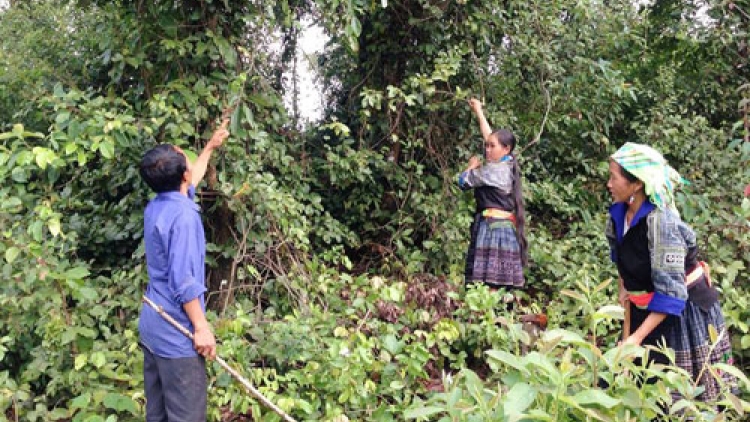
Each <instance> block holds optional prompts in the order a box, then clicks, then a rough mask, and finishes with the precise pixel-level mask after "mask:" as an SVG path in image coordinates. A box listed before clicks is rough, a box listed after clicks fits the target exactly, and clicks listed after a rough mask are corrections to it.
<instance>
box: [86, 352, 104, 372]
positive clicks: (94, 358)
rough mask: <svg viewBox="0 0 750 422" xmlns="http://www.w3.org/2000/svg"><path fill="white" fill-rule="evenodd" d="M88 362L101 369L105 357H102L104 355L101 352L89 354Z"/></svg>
mask: <svg viewBox="0 0 750 422" xmlns="http://www.w3.org/2000/svg"><path fill="white" fill-rule="evenodd" d="M89 361H90V362H91V364H92V365H94V366H95V367H96V368H101V367H102V366H104V364H105V363H107V357H106V356H104V353H102V352H94V353H92V354H91V358H90V359H89Z"/></svg>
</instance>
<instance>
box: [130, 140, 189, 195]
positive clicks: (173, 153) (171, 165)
mask: <svg viewBox="0 0 750 422" xmlns="http://www.w3.org/2000/svg"><path fill="white" fill-rule="evenodd" d="M186 170H187V161H186V158H185V156H184V155H183V154H180V153H179V152H178V151H177V150H176V149H175V147H173V146H172V145H169V144H161V145H157V146H155V147H154V148H152V149H150V150H149V151H148V152H147V153H145V154H144V155H143V158H142V159H141V165H140V168H139V171H140V173H141V177H142V178H143V181H145V182H146V184H147V185H148V186H149V187H150V188H151V189H153V190H154V192H157V193H161V192H170V191H176V190H180V185H181V184H182V175H183V174H184V173H185V171H186Z"/></svg>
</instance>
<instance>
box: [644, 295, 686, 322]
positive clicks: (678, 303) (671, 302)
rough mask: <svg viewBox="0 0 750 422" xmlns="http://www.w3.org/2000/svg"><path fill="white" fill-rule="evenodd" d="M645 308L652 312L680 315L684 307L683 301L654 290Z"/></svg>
mask: <svg viewBox="0 0 750 422" xmlns="http://www.w3.org/2000/svg"><path fill="white" fill-rule="evenodd" d="M647 309H648V310H649V311H652V312H659V313H662V314H668V315H675V316H680V315H682V310H683V309H685V301H684V300H682V299H678V298H676V297H672V296H667V295H665V294H662V293H659V292H655V293H654V296H653V297H652V298H651V302H649V304H648V308H647Z"/></svg>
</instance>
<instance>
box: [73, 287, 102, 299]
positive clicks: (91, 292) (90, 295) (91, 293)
mask: <svg viewBox="0 0 750 422" xmlns="http://www.w3.org/2000/svg"><path fill="white" fill-rule="evenodd" d="M78 294H80V295H81V297H82V298H84V299H86V300H89V301H93V300H96V298H98V297H99V293H98V292H97V291H96V289H92V288H91V287H81V288H80V289H78Z"/></svg>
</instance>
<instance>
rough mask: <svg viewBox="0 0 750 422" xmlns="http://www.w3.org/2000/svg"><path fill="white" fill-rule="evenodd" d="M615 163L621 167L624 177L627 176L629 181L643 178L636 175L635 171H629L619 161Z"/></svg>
mask: <svg viewBox="0 0 750 422" xmlns="http://www.w3.org/2000/svg"><path fill="white" fill-rule="evenodd" d="M615 164H617V167H619V168H620V174H622V175H623V177H625V178H626V179H628V182H630V183H635V182H637V181H639V180H641V179H639V178H638V177H636V176H635V175H634V174H633V173H631V172H629V171H627V170H625V167H623V166H622V165H621V164H620V163H618V162H617V161H615Z"/></svg>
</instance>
